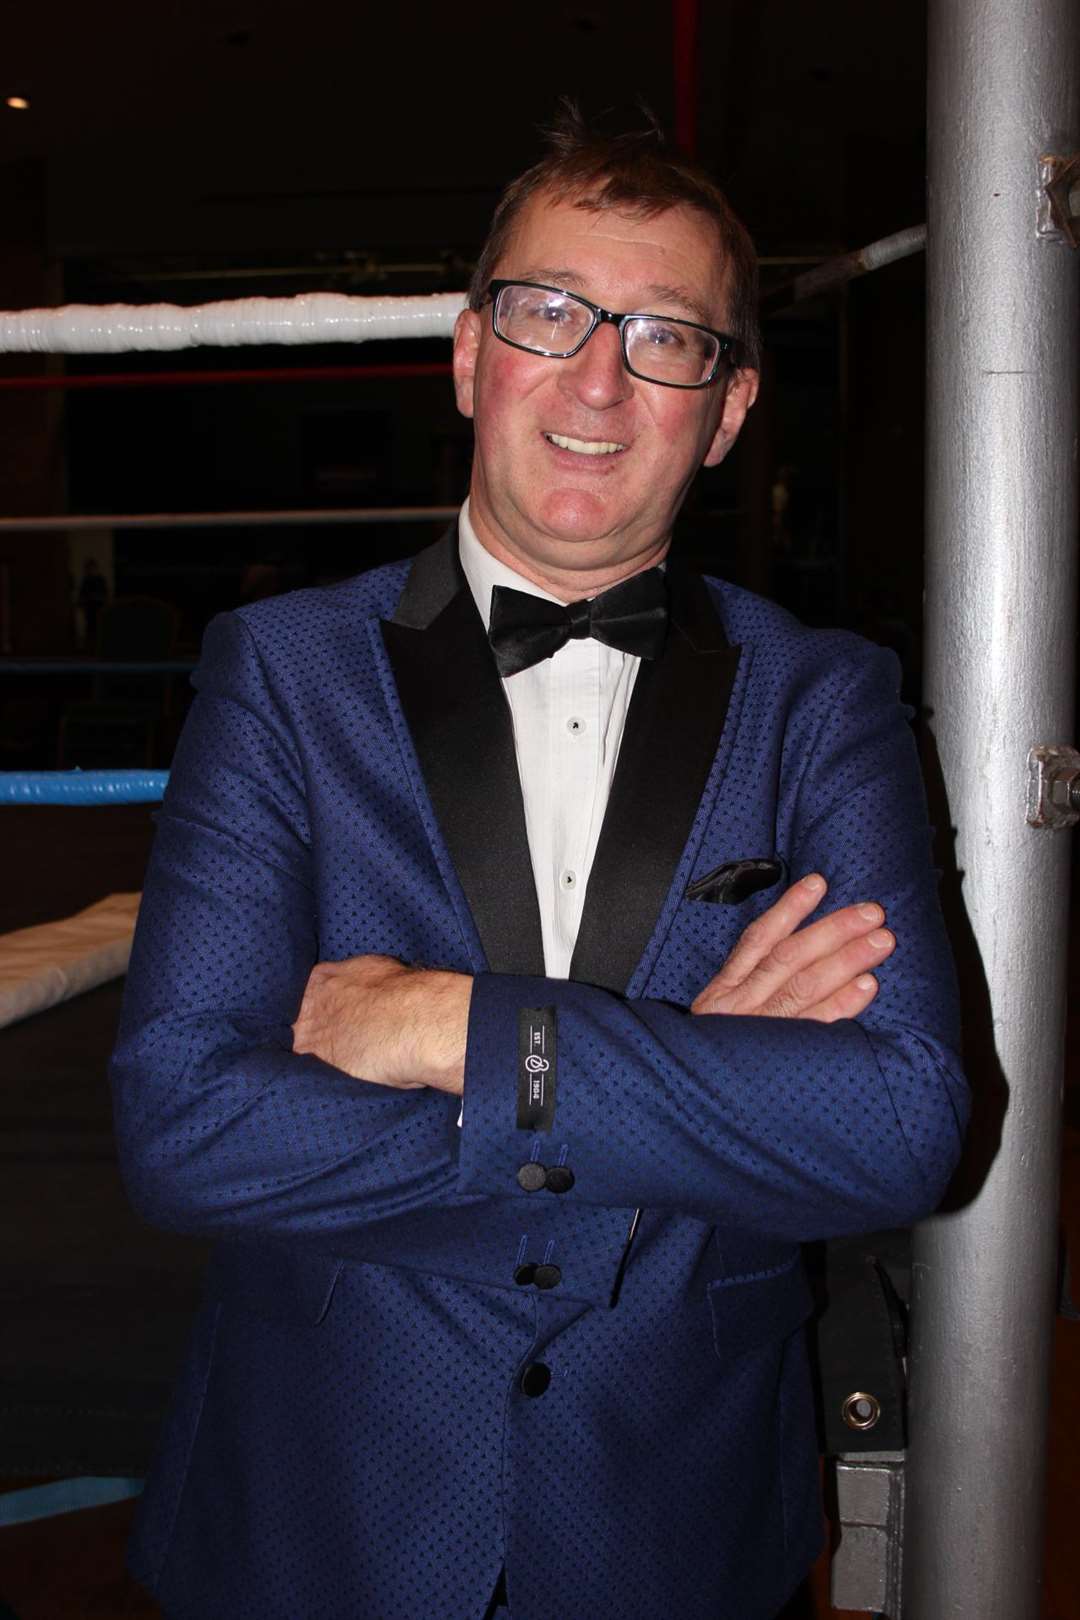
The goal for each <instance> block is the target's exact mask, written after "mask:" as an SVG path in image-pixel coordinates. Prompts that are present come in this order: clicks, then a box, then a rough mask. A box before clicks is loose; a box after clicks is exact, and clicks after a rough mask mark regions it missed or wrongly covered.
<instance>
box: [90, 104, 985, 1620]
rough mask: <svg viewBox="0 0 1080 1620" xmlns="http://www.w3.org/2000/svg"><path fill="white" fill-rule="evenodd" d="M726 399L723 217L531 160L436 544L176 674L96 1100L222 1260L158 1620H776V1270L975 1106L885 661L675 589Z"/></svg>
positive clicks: (908, 1169)
mask: <svg viewBox="0 0 1080 1620" xmlns="http://www.w3.org/2000/svg"><path fill="white" fill-rule="evenodd" d="M754 359H755V336H754V280H753V260H752V254H751V251H750V249H749V246H748V243H747V239H746V237H745V233H744V232H743V230H742V227H741V226H739V224H738V222H737V221H736V220H735V219H734V217H733V216H732V214H731V212H730V210H729V208H728V207H727V204H726V203H725V202H724V200H723V198H722V197H721V196H720V194H719V193H718V192H717V191H716V190H715V188H714V187H713V186H712V185H711V182H709V181H708V180H707V178H706V177H704V176H703V175H701V174H700V173H699V172H698V171H696V170H694V169H692V168H691V167H689V166H688V165H686V164H684V163H682V162H681V161H676V160H672V159H669V158H668V157H667V156H666V155H665V154H664V153H663V152H662V151H660V150H659V149H658V148H657V146H656V144H655V142H654V141H653V140H652V138H651V137H649V138H646V139H643V140H636V139H622V140H619V141H614V142H611V141H603V140H597V139H595V138H593V137H590V136H589V135H588V134H587V132H584V131H582V130H581V129H580V128H577V127H572V126H571V127H567V128H564V129H563V131H562V133H561V135H560V137H559V141H558V143H557V145H556V148H555V150H554V152H553V153H552V155H551V156H550V157H549V158H547V159H546V160H545V161H544V162H543V163H541V164H540V165H538V166H537V167H536V168H535V169H534V170H532V171H530V172H529V173H528V174H527V175H525V176H523V177H522V178H521V179H520V180H519V181H517V182H516V183H515V185H514V186H513V187H511V189H510V192H509V193H508V194H507V197H506V198H505V199H504V201H503V203H502V204H501V205H500V209H499V212H498V213H497V215H496V219H495V223H494V227H493V232H492V238H491V240H490V241H489V244H488V246H487V249H486V250H485V253H484V256H483V258H482V260H481V263H480V266H479V269H478V273H477V279H476V282H475V283H474V287H473V290H472V296H471V299H470V308H469V309H468V310H467V311H466V312H465V313H464V314H463V315H462V317H461V319H460V321H459V323H458V326H457V330H456V334H455V345H454V368H455V383H456V388H457V398H458V403H459V406H460V408H461V409H462V410H463V411H464V412H465V414H466V415H467V416H471V417H472V418H473V422H474V428H475V437H476V455H475V464H474V470H473V476H472V482H471V487H470V493H469V500H468V502H467V504H466V507H465V508H464V509H463V512H462V516H461V521H460V524H459V525H458V529H457V532H456V533H455V534H453V535H451V536H449V537H448V538H446V539H444V540H443V541H442V542H440V543H439V544H438V545H437V546H435V547H434V548H432V549H431V550H430V551H428V552H426V553H424V554H422V555H421V556H420V557H419V558H418V559H416V561H415V563H414V564H413V565H412V566H411V567H409V566H403V565H394V566H392V567H389V568H384V569H379V570H376V571H374V572H373V573H371V574H367V575H363V576H361V577H360V578H358V579H356V580H354V581H351V582H350V583H348V584H347V585H345V586H343V587H340V588H337V589H334V590H329V591H321V592H301V593H297V594H296V595H293V596H288V597H284V598H278V599H275V600H271V601H268V602H264V603H261V604H258V605H257V606H254V607H251V608H246V609H244V610H243V611H242V612H241V613H240V614H237V615H230V616H227V617H226V618H224V619H223V620H221V621H218V623H217V624H216V625H215V626H213V627H212V628H211V630H210V632H208V635H207V640H206V646H205V649H204V656H203V662H202V665H201V667H200V672H199V676H198V682H197V684H198V687H199V696H198V698H197V701H196V703H195V705H194V708H193V711H192V715H191V718H190V720H189V722H188V726H187V728H186V731H185V736H184V738H183V741H182V743H181V746H180V749H179V752H178V755H177V759H176V762H175V766H174V771H173V776H172V780H171V782H170V787H169V794H168V798H167V801H166V805H165V809H164V812H163V815H162V818H161V822H160V826H159V831H158V837H157V842H156V846H155V851H154V858H153V864H152V870H151V873H150V875H149V877H148V881H147V886H146V892H145V898H144V902H143V907H142V914H141V916H140V922H139V936H138V940H137V944H136V950H135V954H134V959H133V963H132V970H131V979H130V985H129V993H128V1003H127V1008H126V1014H125V1019H124V1027H123V1030H122V1034H121V1040H120V1044H119V1047H118V1051H117V1056H116V1063H115V1084H116V1097H117V1122H118V1134H119V1140H120V1143H121V1150H122V1155H123V1162H124V1167H125V1172H126V1176H127V1180H128V1185H129V1187H130V1190H131V1194H132V1197H133V1198H134V1200H135V1202H136V1204H137V1206H138V1207H139V1208H140V1209H141V1210H142V1211H143V1212H144V1213H145V1214H146V1216H147V1217H148V1218H149V1219H151V1220H154V1221H157V1222H159V1223H161V1224H164V1225H167V1226H174V1227H177V1228H180V1229H182V1230H191V1231H199V1232H212V1233H216V1234H218V1235H219V1236H220V1237H221V1239H222V1242H221V1243H220V1245H219V1248H218V1250H217V1256H216V1259H215V1261H214V1263H213V1265H212V1268H211V1274H210V1279H209V1284H208V1297H207V1304H206V1306H205V1308H204V1311H203V1313H202V1315H201V1316H200V1319H199V1322H198V1325H197V1328H196V1333H195V1338H194V1343H193V1346H192V1350H191V1353H190V1357H189V1361H188V1364H187V1367H186V1370H185V1373H184V1376H183V1378H182V1380H181V1384H180V1387H179V1389H178V1392H177V1396H176V1401H175V1405H174V1410H173V1412H172V1414H171V1416H170V1419H169V1421H168V1424H167V1426H166V1432H165V1435H164V1439H163V1449H162V1458H161V1461H160V1464H159V1467H158V1469H157V1472H156V1474H155V1476H154V1478H153V1479H152V1481H151V1482H150V1485H149V1487H148V1490H147V1494H146V1498H145V1501H144V1505H143V1512H142V1518H141V1523H140V1527H139V1530H138V1534H137V1539H136V1545H135V1549H134V1555H133V1557H134V1568H135V1570H136V1573H137V1574H139V1576H140V1577H141V1579H143V1580H144V1581H145V1582H146V1583H147V1584H148V1585H149V1586H151V1587H152V1588H153V1589H154V1591H155V1592H157V1594H158V1595H159V1597H160V1599H161V1602H162V1603H163V1605H164V1607H165V1610H166V1612H167V1613H168V1614H169V1615H170V1616H171V1617H173V1620H188V1617H190V1620H196V1617H197V1620H218V1617H220V1620H246V1617H251V1620H256V1617H257V1620H270V1617H276V1616H280V1617H282V1620H286V1617H287V1620H306V1617H311V1620H315V1617H318V1620H435V1617H438V1620H443V1617H445V1620H481V1617H482V1616H484V1615H485V1614H488V1613H492V1612H495V1611H496V1607H498V1609H499V1610H500V1611H501V1609H502V1608H504V1607H505V1608H508V1610H509V1613H510V1614H511V1615H512V1617H513V1620H541V1617H544V1620H550V1617H553V1616H554V1617H556V1620H651V1617H653V1616H655V1615H658V1614H661V1613H671V1614H675V1615H678V1616H679V1617H680V1620H768V1617H770V1616H773V1615H775V1614H776V1612H777V1611H778V1609H779V1608H780V1607H781V1606H782V1604H783V1603H784V1602H785V1600H786V1599H787V1597H788V1596H789V1594H790V1593H791V1592H792V1590H793V1589H794V1587H795V1586H796V1585H797V1584H798V1582H799V1581H800V1579H801V1578H802V1576H803V1574H804V1573H805V1571H806V1568H807V1567H808V1565H809V1564H810V1562H811V1561H812V1560H813V1558H814V1557H815V1555H816V1553H817V1552H818V1550H819V1547H820V1543H821V1515H820V1507H819V1502H818V1492H817V1468H816V1454H815V1451H816V1448H815V1439H814V1429H813V1421H812V1415H811V1402H810V1396H809V1390H808V1385H807V1370H806V1358H805V1351H804V1346H803V1340H802V1333H801V1326H802V1323H803V1321H804V1319H805V1317H806V1315H807V1312H808V1308H809V1296H808V1292H807V1287H806V1283H805V1281H804V1278H803V1274H802V1270H801V1264H800V1259H799V1247H798V1246H799V1244H800V1242H802V1241H804V1240H808V1239H816V1238H820V1237H823V1236H827V1235H830V1234H834V1233H842V1232H852V1231H859V1230H870V1229H873V1228H879V1227H882V1226H891V1225H899V1224H903V1223H906V1222H909V1221H911V1220H914V1219H916V1218H917V1217H919V1216H920V1215H922V1214H924V1213H925V1212H926V1211H927V1210H929V1209H931V1208H932V1207H933V1205H934V1204H935V1202H936V1200H937V1199H938V1197H939V1196H940V1194H941V1191H942V1189H943V1187H944V1185H945V1182H946V1180H947V1178H948V1175H949V1173H950V1170H951V1167H952V1165H953V1163H954V1160H955V1155H956V1151H957V1146H958V1141H959V1135H960V1130H961V1124H962V1118H963V1111H964V1106H965V1103H964V1088H963V1082H962V1080H961V1078H960V1076H959V1073H958V1070H957V1066H956V1060H955V1057H954V1055H953V1048H954V1046H955V1037H956V1029H955V1010H954V999H955V998H954V991H953V983H952V976H951V967H950V963H949V958H948V952H947V948H946V945H945V942H944V939H943V936H942V931H941V926H940V921H939V917H938V912H937V907H936V899H935V884H934V877H933V873H932V872H931V870H930V868H929V864H928V840H927V832H926V825H925V813H924V810H923V807H922V799H921V789H920V786H919V782H918V776H917V770H916V767H915V762H914V757H913V750H912V747H911V743H910V738H909V735H908V732H907V728H906V725H905V722H904V719H903V716H902V713H901V711H900V709H899V706H898V704H897V702H896V698H895V686H896V681H895V671H894V667H893V663H892V660H891V658H890V657H889V655H886V654H882V653H880V652H878V651H877V650H875V649H872V648H870V647H868V646H867V645H865V644H864V643H861V642H859V641H858V640H857V639H856V638H854V637H851V636H847V635H843V634H833V633H828V634H824V633H813V632H808V631H805V630H803V629H802V628H801V627H800V626H798V625H797V624H795V623H794V621H793V620H791V619H790V618H789V617H788V616H787V615H785V614H784V613H782V612H781V611H780V610H778V609H776V608H774V607H772V606H770V605H769V604H767V603H765V602H763V601H760V600H759V599H756V598H753V597H750V596H748V595H747V594H746V593H744V592H741V591H738V590H735V589H734V588H732V587H728V586H725V585H722V584H720V583H719V582H708V583H707V582H705V581H703V580H701V579H700V578H697V577H695V576H692V575H689V574H687V573H686V572H685V571H684V570H682V569H680V568H679V567H677V566H676V564H675V563H674V562H672V563H671V564H670V566H666V565H665V559H666V555H667V550H668V546H669V543H670V538H671V528H672V524H673V521H674V518H675V515H676V512H677V511H678V508H679V505H680V503H681V501H682V499H683V496H684V495H685V492H686V489H687V486H688V484H689V482H690V480H691V478H692V477H693V475H694V473H695V471H696V469H697V468H698V466H700V465H701V464H702V463H705V464H712V463H714V462H716V461H718V460H719V459H720V458H721V457H722V456H724V455H725V454H726V453H727V452H728V450H729V449H730V448H731V445H732V444H733V443H734V441H735V438H736V436H737V434H738V432H739V429H740V427H741V425H742V422H743V419H744V417H745V414H746V411H747V409H748V408H749V406H750V405H751V403H752V401H753V397H754V392H755V389H756V374H755V371H754ZM523 597H524V600H523ZM563 604H568V606H566V607H564V606H563ZM489 626H490V635H489V633H488V632H489ZM784 873H787V874H788V877H789V878H790V879H794V880H796V881H793V882H791V883H790V886H787V887H785V884H786V882H787V880H786V879H785V878H784V876H783V874H784ZM826 883H827V885H828V906H829V908H830V909H829V910H828V911H827V912H826V911H825V910H824V909H823V907H822V902H823V899H824V896H825V892H826ZM869 895H872V896H874V900H873V901H869V900H868V899H867V896H869ZM777 897H779V898H777ZM815 911H817V912H818V913H819V915H818V916H817V918H816V920H814V921H808V919H809V918H810V917H811V914H812V913H814V912H815ZM885 911H887V912H888V917H889V923H890V927H889V928H883V927H882V923H883V920H884V914H885ZM803 924H806V926H801V925H803ZM894 947H895V949H894ZM875 970H880V972H879V973H875ZM489 1605H490V1607H489Z"/></svg>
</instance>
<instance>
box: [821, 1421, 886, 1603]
mask: <svg viewBox="0 0 1080 1620" xmlns="http://www.w3.org/2000/svg"><path fill="white" fill-rule="evenodd" d="M836 1508H837V1518H838V1521H839V1524H840V1541H839V1545H838V1546H837V1548H836V1551H835V1552H834V1553H833V1558H832V1566H831V1571H830V1592H829V1601H830V1603H831V1605H832V1607H833V1608H834V1609H854V1610H855V1611H856V1612H859V1613H869V1614H874V1615H878V1616H882V1617H883V1620H900V1615H901V1613H902V1604H903V1592H902V1589H901V1588H902V1581H901V1576H902V1556H901V1555H902V1552H903V1544H904V1454H903V1452H902V1451H860V1452H855V1453H853V1454H851V1455H850V1456H843V1457H838V1458H837V1459H836Z"/></svg>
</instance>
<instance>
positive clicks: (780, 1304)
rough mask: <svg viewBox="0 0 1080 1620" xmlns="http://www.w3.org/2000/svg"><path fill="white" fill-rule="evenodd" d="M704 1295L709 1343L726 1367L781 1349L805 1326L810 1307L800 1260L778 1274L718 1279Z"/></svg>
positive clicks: (810, 1299)
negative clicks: (751, 1354)
mask: <svg viewBox="0 0 1080 1620" xmlns="http://www.w3.org/2000/svg"><path fill="white" fill-rule="evenodd" d="M707 1292H708V1296H709V1306H710V1309H711V1311H712V1327H713V1342H714V1343H715V1345H716V1353H717V1355H718V1356H721V1357H722V1358H723V1359H724V1360H725V1361H727V1360H730V1359H731V1358H732V1357H733V1356H740V1355H742V1354H744V1353H745V1352H746V1351H747V1350H752V1349H755V1348H757V1349H760V1348H764V1347H765V1346H766V1345H768V1344H770V1343H772V1344H781V1343H782V1342H783V1341H784V1339H786V1338H788V1337H789V1336H790V1335H791V1334H792V1333H794V1331H795V1329H796V1328H797V1327H799V1326H800V1324H801V1323H803V1322H805V1321H806V1318H807V1317H808V1316H809V1315H810V1312H811V1310H812V1308H813V1303H814V1301H813V1294H812V1293H811V1290H810V1283H809V1281H808V1280H807V1276H806V1271H805V1268H804V1266H803V1263H802V1256H801V1255H797V1256H796V1257H795V1258H794V1259H793V1260H791V1261H789V1262H788V1263H787V1264H786V1265H784V1266H782V1267H779V1268H776V1269H772V1270H768V1271H762V1272H745V1273H743V1274H742V1275H741V1276H738V1277H720V1278H718V1279H717V1281H716V1282H712V1283H710V1284H709V1286H708V1290H707Z"/></svg>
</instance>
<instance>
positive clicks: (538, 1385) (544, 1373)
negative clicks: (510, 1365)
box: [519, 1361, 551, 1397]
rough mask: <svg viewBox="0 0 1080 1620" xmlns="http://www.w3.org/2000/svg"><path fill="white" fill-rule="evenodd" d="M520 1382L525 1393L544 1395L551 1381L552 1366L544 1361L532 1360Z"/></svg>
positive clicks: (522, 1391)
mask: <svg viewBox="0 0 1080 1620" xmlns="http://www.w3.org/2000/svg"><path fill="white" fill-rule="evenodd" d="M519 1382H520V1386H521V1393H522V1394H523V1395H532V1396H534V1397H535V1396H537V1395H542V1394H543V1393H544V1391H545V1389H547V1387H548V1385H549V1384H550V1383H551V1368H550V1367H548V1366H546V1365H545V1363H544V1362H542V1361H530V1363H529V1365H528V1366H527V1367H526V1368H525V1371H524V1372H523V1373H522V1375H521V1378H520V1381H519Z"/></svg>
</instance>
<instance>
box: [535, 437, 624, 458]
mask: <svg viewBox="0 0 1080 1620" xmlns="http://www.w3.org/2000/svg"><path fill="white" fill-rule="evenodd" d="M544 438H545V439H547V441H548V443H549V444H556V445H558V447H559V449H560V450H576V451H577V453H578V455H579V456H613V455H614V454H615V452H616V450H625V449H626V446H625V444H609V443H606V442H605V441H604V440H603V439H568V438H567V437H566V435H565V434H564V433H545V434H544Z"/></svg>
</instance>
